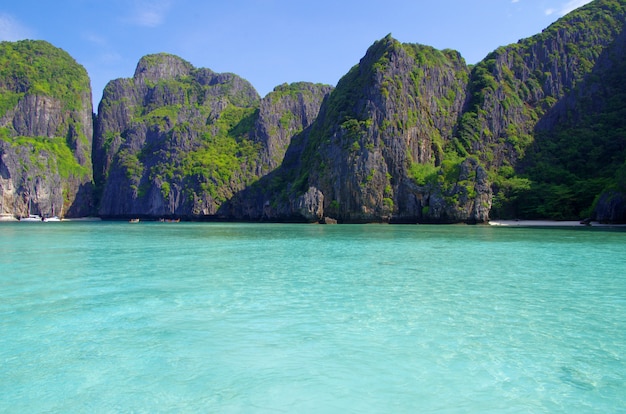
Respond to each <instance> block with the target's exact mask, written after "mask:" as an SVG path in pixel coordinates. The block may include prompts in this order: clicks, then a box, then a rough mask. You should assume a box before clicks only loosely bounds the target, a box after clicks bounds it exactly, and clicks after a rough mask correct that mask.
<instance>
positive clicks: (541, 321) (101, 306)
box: [0, 222, 626, 413]
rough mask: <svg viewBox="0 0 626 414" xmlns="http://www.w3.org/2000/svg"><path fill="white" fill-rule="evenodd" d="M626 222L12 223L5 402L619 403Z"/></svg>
mask: <svg viewBox="0 0 626 414" xmlns="http://www.w3.org/2000/svg"><path fill="white" fill-rule="evenodd" d="M625 269H626V232H624V231H623V230H611V229H601V230H599V229H593V228H568V229H565V228H550V229H545V228H535V229H533V228H507V227H494V226H393V225H340V226H323V225H291V224H237V223H156V222H154V223H144V222H141V223H138V224H128V223H122V222H69V223H66V222H61V223H41V224H30V225H29V224H26V223H1V224H0V393H1V395H2V398H1V399H0V412H11V413H12V412H15V413H21V412H207V411H208V412H276V411H278V412H444V413H453V412H482V413H484V412H494V413H495V412H498V413H503V412H511V413H518V412H550V413H552V412H555V413H571V412H626V361H625V360H624V355H626V316H624V315H626V276H625V275H624V274H625V273H626V272H624V270H625Z"/></svg>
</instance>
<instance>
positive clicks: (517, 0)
mask: <svg viewBox="0 0 626 414" xmlns="http://www.w3.org/2000/svg"><path fill="white" fill-rule="evenodd" d="M511 3H519V0H511Z"/></svg>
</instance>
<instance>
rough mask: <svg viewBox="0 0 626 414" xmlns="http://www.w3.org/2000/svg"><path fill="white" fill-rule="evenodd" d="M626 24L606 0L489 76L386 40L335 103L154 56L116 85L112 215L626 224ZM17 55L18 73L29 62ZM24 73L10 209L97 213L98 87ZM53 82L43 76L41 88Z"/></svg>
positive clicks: (106, 100)
mask: <svg viewBox="0 0 626 414" xmlns="http://www.w3.org/2000/svg"><path fill="white" fill-rule="evenodd" d="M625 27H626V0H595V1H594V2H591V3H589V4H588V5H586V6H584V7H582V8H580V9H579V10H576V11H575V12H573V13H571V14H569V15H567V16H566V17H564V18H562V19H560V20H559V21H557V22H556V23H555V24H553V25H551V26H550V27H548V28H547V29H546V30H544V31H543V32H542V33H541V34H539V35H537V36H533V37H531V38H528V39H524V40H521V41H519V42H518V43H517V44H513V45H509V46H503V47H501V48H498V49H497V50H495V51H494V52H493V53H491V54H490V55H489V56H487V57H486V59H485V60H484V61H482V62H480V63H478V64H477V65H475V66H473V67H468V66H467V65H466V63H465V62H464V60H463V59H462V57H461V56H460V55H459V54H458V53H457V52H454V51H450V50H443V51H440V50H435V49H433V48H431V47H427V46H423V45H416V44H402V43H400V42H398V41H396V40H395V39H393V38H392V37H391V36H387V37H385V38H384V39H381V40H380V41H377V42H375V43H374V44H373V45H372V46H371V47H370V48H369V50H368V51H367V53H366V54H365V56H364V57H363V59H361V61H360V62H359V63H358V64H357V65H355V66H354V67H353V68H352V69H351V70H350V71H349V72H348V73H347V74H346V75H345V76H344V77H343V78H342V79H341V80H340V81H339V82H338V84H337V87H336V88H334V89H333V88H331V87H329V86H324V85H314V84H309V83H296V84H292V85H286V84H285V85H280V86H278V87H277V88H275V90H274V91H273V92H271V93H270V94H268V96H266V97H265V98H263V99H261V98H260V97H259V96H258V94H257V93H256V91H255V90H254V88H253V87H252V86H251V85H250V84H249V83H248V82H247V81H245V80H244V79H242V78H240V77H238V76H236V75H233V74H219V73H215V72H213V71H211V70H209V69H199V68H194V67H193V66H192V65H191V64H190V63H188V62H186V61H184V60H182V59H180V58H178V57H176V56H172V55H167V54H158V55H150V56H146V57H144V58H142V59H141V61H140V62H139V64H138V65H137V69H136V71H135V74H134V76H133V78H131V79H117V80H114V81H111V82H110V83H109V84H108V85H107V87H106V89H105V91H104V95H103V99H102V102H101V103H100V106H99V111H98V117H97V120H96V123H95V134H94V148H93V152H92V153H91V156H92V159H93V177H94V182H95V185H96V191H95V194H96V202H97V205H98V206H99V207H98V208H99V209H98V212H99V214H100V215H102V216H103V217H120V218H121V217H129V216H142V217H149V218H156V217H168V216H177V217H185V218H190V219H205V218H226V219H235V220H272V221H305V222H315V221H324V222H334V221H338V222H345V223H359V222H403V223H415V222H420V223H455V222H468V223H480V222H485V221H487V220H488V219H489V218H490V217H499V218H552V219H575V218H583V217H594V218H598V219H599V220H605V221H612V222H619V221H626V217H624V213H623V212H624V211H626V209H624V207H623V204H624V202H623V200H624V199H626V180H625V179H624V177H626V135H625V134H624V132H623V131H624V114H626V86H625V85H626V78H625V76H626V75H624V74H626V63H624V62H626V31H625V30H624V29H625ZM4 50H5V52H3V53H5V57H4V59H5V61H6V62H13V61H19V59H15V56H14V54H15V52H14V51H10V49H7V48H5V49H4ZM20 53H21V52H20ZM18 55H19V54H18ZM11 67H12V66H11V65H10V64H8V63H7V64H5V65H4V66H1V65H0V70H4V72H2V76H1V78H2V84H0V87H1V88H2V91H5V92H3V94H1V95H0V126H2V128H1V129H0V132H1V135H0V138H2V140H0V150H1V151H3V152H2V154H3V155H2V156H3V164H0V185H1V186H2V188H3V191H2V194H3V198H2V202H3V203H2V205H3V207H2V208H3V211H5V210H6V207H5V206H7V205H12V206H14V207H12V210H11V211H20V212H22V211H24V209H25V208H26V200H27V199H31V200H32V199H33V198H34V199H36V200H37V202H36V203H35V206H36V207H35V211H37V210H36V209H37V208H39V211H43V210H42V209H48V208H49V207H48V206H50V207H51V206H52V205H58V203H59V202H58V200H59V198H60V194H61V193H63V194H65V195H64V196H63V200H61V202H62V204H64V210H65V211H72V212H73V214H84V213H85V212H87V211H89V206H90V199H89V197H88V196H85V198H81V194H87V193H83V192H81V191H80V189H85V188H88V186H89V177H90V175H89V174H88V170H89V168H90V165H89V155H90V147H89V142H90V138H91V135H90V130H89V119H90V111H89V110H87V109H85V108H86V107H85V106H84V105H83V104H82V103H81V102H83V101H82V100H84V99H83V98H85V96H86V95H85V93H86V92H85V91H88V89H85V90H83V89H82V88H79V89H80V91H76V90H74V89H72V88H71V87H70V86H68V85H76V83H67V82H65V83H63V82H57V80H56V78H55V81H54V82H52V83H46V82H45V79H46V78H42V77H29V76H26V77H25V76H21V75H19V74H21V73H23V72H24V68H25V67H26V68H29V66H28V65H22V66H21V67H19V68H18V69H19V70H13V72H11V71H7V70H5V69H1V68H11ZM46 68H47V66H46V63H44V61H41V62H39V63H38V64H37V65H35V67H33V68H30V70H31V72H32V74H31V75H32V76H34V73H49V71H48V72H46V70H45V69H46ZM68 68H69V69H68ZM68 68H64V69H63V70H62V71H61V72H62V73H74V72H72V71H73V70H74V69H75V68H74V67H73V66H71V65H68ZM72 68H74V69H72ZM35 69H36V70H35ZM42 69H44V70H42ZM61 78H63V77H61ZM53 83H54V85H53ZM50 91H54V92H50ZM81 94H83V95H81ZM81 99H82V100H81ZM29 137H30V138H29ZM51 154H53V155H51ZM50 160H56V161H50ZM55 162H56V163H55ZM33 171H37V172H36V173H33ZM57 172H58V173H57ZM55 174H56V175H55ZM55 177H56V178H55ZM60 187H62V188H63V189H64V190H63V192H59V190H58V188H60ZM16 194H20V195H19V196H18V195H16ZM26 195H27V196H26ZM45 200H53V201H50V202H48V204H46V203H47V202H46V201H45ZM57 209H58V208H57ZM7 211H8V210H7Z"/></svg>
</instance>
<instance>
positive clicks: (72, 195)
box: [0, 41, 93, 217]
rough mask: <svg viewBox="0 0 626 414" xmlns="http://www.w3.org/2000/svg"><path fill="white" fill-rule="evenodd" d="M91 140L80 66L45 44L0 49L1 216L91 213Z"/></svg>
mask: <svg viewBox="0 0 626 414" xmlns="http://www.w3.org/2000/svg"><path fill="white" fill-rule="evenodd" d="M92 134H93V124H92V106H91V88H90V84H89V77H88V76H87V73H86V71H85V69H84V68H83V67H82V66H80V65H78V64H77V63H76V62H75V61H74V60H73V59H72V58H71V57H70V56H69V55H68V54H67V53H65V52H64V51H62V50H60V49H57V48H55V47H53V46H52V45H50V44H48V43H46V42H42V41H20V42H16V43H9V42H3V43H1V44H0V193H1V194H2V198H1V202H0V209H1V211H0V213H1V214H3V215H13V216H16V217H23V216H27V215H28V214H29V212H30V213H31V214H40V215H42V216H51V215H65V216H68V217H78V216H84V215H88V214H90V213H91V212H92V211H93V210H92V209H93V201H92V186H91V182H92V166H91V142H92Z"/></svg>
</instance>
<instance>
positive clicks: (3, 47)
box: [0, 40, 91, 117]
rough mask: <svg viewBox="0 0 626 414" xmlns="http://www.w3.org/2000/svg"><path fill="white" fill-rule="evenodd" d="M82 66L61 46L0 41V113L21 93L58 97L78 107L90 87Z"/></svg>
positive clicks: (25, 41)
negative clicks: (60, 47) (83, 94)
mask: <svg viewBox="0 0 626 414" xmlns="http://www.w3.org/2000/svg"><path fill="white" fill-rule="evenodd" d="M90 88H91V87H90V84H89V77H88V76H87V72H86V71H85V69H84V68H83V67H82V66H80V65H78V64H77V63H76V61H75V60H74V59H73V58H72V57H71V56H70V55H69V54H68V53H67V52H65V51H64V50H62V49H59V48H57V47H54V46H52V45H51V44H50V43H48V42H44V41H41V40H36V41H35V40H22V41H19V42H0V117H2V116H3V115H4V114H5V113H6V112H7V110H9V109H12V108H13V107H15V105H16V104H17V101H18V100H19V99H20V98H21V97H23V96H24V95H27V94H28V95H43V96H50V97H53V98H57V99H59V100H60V101H61V102H63V106H64V109H67V110H79V109H81V107H82V105H83V104H84V102H83V101H82V95H81V94H82V93H88V92H89V91H90Z"/></svg>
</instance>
